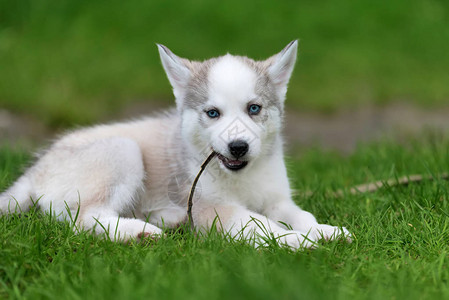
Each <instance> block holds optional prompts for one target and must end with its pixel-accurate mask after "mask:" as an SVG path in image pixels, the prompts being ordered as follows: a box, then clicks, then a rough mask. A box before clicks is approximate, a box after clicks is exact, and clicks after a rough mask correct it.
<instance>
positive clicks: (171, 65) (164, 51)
mask: <svg viewBox="0 0 449 300" xmlns="http://www.w3.org/2000/svg"><path fill="white" fill-rule="evenodd" d="M157 47H158V49H159V55H160V57H161V62H162V66H163V67H164V69H165V73H166V74H167V77H168V80H169V81H170V84H171V86H172V87H173V93H174V94H175V97H176V101H177V102H178V101H181V99H182V97H183V93H184V89H185V88H186V86H187V83H188V81H189V79H190V76H191V71H190V69H189V68H188V66H187V64H186V62H188V61H187V60H186V59H183V58H181V57H178V56H176V55H175V54H174V53H173V52H171V51H170V49H168V48H167V47H165V46H164V45H160V44H157Z"/></svg>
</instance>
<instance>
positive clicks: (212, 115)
mask: <svg viewBox="0 0 449 300" xmlns="http://www.w3.org/2000/svg"><path fill="white" fill-rule="evenodd" d="M206 113H207V116H208V117H209V118H211V119H215V118H218V117H219V116H220V113H219V112H218V110H216V109H211V110H208V111H206Z"/></svg>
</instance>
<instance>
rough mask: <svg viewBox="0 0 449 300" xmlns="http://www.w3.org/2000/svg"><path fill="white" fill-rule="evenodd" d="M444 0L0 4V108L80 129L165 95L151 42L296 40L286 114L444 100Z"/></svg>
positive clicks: (186, 49) (213, 49) (225, 47)
mask: <svg viewBox="0 0 449 300" xmlns="http://www.w3.org/2000/svg"><path fill="white" fill-rule="evenodd" d="M448 14H449V2H447V1H443V0H412V1H406V0H397V1H388V0H381V1H369V0H362V1H351V0H340V1H331V0H326V1H320V2H313V1H305V0H302V1H293V0H288V1H281V2H280V1H256V0H250V1H244V2H242V1H237V0H228V1H220V2H215V1H205V0H193V1H181V2H180V1H174V0H164V1H162V0H156V1H136V0H131V1H118V0H112V1H103V0H97V1H92V0H79V1H71V0H61V1H55V0H39V1H35V0H21V1H16V0H2V1H0V66H1V70H0V106H1V107H4V108H8V109H11V110H14V111H18V112H24V113H27V114H29V115H30V116H31V115H34V116H35V117H37V118H40V119H42V120H43V121H45V122H46V123H47V124H50V125H52V126H68V125H73V124H74V123H76V124H78V123H91V122H97V121H98V120H99V119H102V118H103V119H104V118H107V117H108V116H109V115H110V114H114V113H117V111H118V110H119V109H120V108H121V107H123V106H124V105H126V104H128V103H132V102H135V101H139V100H146V99H149V100H152V99H161V100H165V101H170V102H172V100H169V99H172V96H171V89H170V87H169V84H168V81H167V80H166V78H165V74H164V73H163V70H162V67H161V65H160V62H159V58H158V54H157V51H156V47H155V43H156V42H158V43H163V44H166V45H167V46H169V47H170V48H171V49H172V50H173V51H174V52H175V53H177V54H179V55H181V56H185V57H188V58H192V59H205V58H208V57H211V56H217V55H222V54H224V53H226V52H227V51H229V52H231V53H235V54H242V55H249V56H251V57H255V58H257V59H261V58H265V57H268V56H270V55H272V54H274V53H276V52H277V51H280V50H281V49H282V47H284V46H285V45H286V44H287V43H288V42H289V41H291V40H292V39H295V38H299V39H300V53H299V63H298V65H297V69H296V71H295V73H294V76H293V78H292V81H291V84H290V89H289V103H290V105H292V106H296V107H298V108H312V109H322V110H332V109H335V108H339V107H341V106H345V105H346V106H347V105H359V104H365V103H369V102H371V103H377V104H381V103H385V102H389V101H394V100H403V101H412V102H415V103H419V104H423V105H441V104H444V103H448V101H449V85H448V84H447V83H448V82H449V72H447V70H448V69H449V56H448V55H447V53H449V18H448Z"/></svg>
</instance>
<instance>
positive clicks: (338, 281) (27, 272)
mask: <svg viewBox="0 0 449 300" xmlns="http://www.w3.org/2000/svg"><path fill="white" fill-rule="evenodd" d="M27 162H28V156H27V155H26V154H24V153H21V152H20V151H12V150H8V149H5V148H3V149H1V150H0V190H2V189H3V188H4V187H5V186H6V185H7V184H9V183H10V182H11V181H12V180H13V179H14V178H15V177H17V176H18V175H19V173H20V170H21V168H22V167H23V166H24V165H26V164H27ZM448 166H449V140H448V139H446V138H443V137H441V136H440V135H438V134H427V135H425V136H422V137H420V138H416V139H410V140H409V141H408V142H406V143H403V144H401V145H399V144H397V143H396V142H393V141H384V142H380V143H376V144H369V145H361V146H360V147H358V149H357V150H356V151H355V153H354V154H352V155H350V156H340V155H338V154H336V153H333V152H323V151H320V150H319V149H316V150H310V151H308V152H306V153H305V154H304V155H302V156H301V158H297V157H294V156H292V157H291V158H290V159H289V170H290V175H291V178H292V184H293V186H294V188H295V189H297V190H298V193H297V196H296V200H297V201H298V203H300V204H301V206H302V207H303V208H305V209H307V210H309V211H311V212H313V213H314V214H315V215H316V216H317V217H318V219H319V221H321V222H325V223H331V224H335V225H337V224H338V225H343V226H346V227H347V228H348V229H349V230H350V231H351V232H352V233H353V234H354V241H353V243H352V244H347V243H343V242H329V243H324V242H323V243H321V245H320V247H319V248H317V249H315V250H312V251H298V252H292V251H290V250H287V249H283V248H279V247H276V246H270V247H267V248H264V249H254V248H252V247H250V246H248V245H245V244H243V243H241V242H238V241H231V242H229V241H226V240H225V239H223V238H222V237H220V236H219V235H217V234H215V233H210V234H209V235H207V236H201V237H195V236H193V235H190V234H188V233H187V234H180V233H170V234H168V235H167V236H166V237H164V238H162V239H161V240H159V241H157V242H153V241H151V242H150V241H149V242H147V243H143V244H135V243H134V244H130V245H122V244H115V243H112V242H110V241H107V240H103V239H101V238H99V237H93V236H91V235H89V234H88V233H84V232H83V233H80V234H78V235H75V234H74V233H73V232H72V230H71V225H70V224H69V223H60V222H56V221H55V219H54V217H52V216H49V215H42V214H41V213H38V212H36V211H31V212H30V213H26V214H23V215H22V216H17V215H12V216H3V217H1V218H0V243H1V246H0V298H5V297H11V298H27V299H39V298H45V299H49V298H50V299H56V298H58V299H86V298H89V299H90V298H95V299H112V298H114V299H143V298H147V299H218V298H232V299H291V298H295V299H443V298H448V297H449V286H448V280H449V270H448V267H449V261H448V254H449V246H448V245H449V230H448V229H449V218H448V216H449V184H448V182H446V181H444V180H438V179H437V180H435V181H428V182H424V183H422V184H412V185H409V186H398V187H387V188H384V189H381V190H379V191H377V192H375V193H372V194H358V195H350V194H349V193H347V194H346V195H345V196H344V197H342V198H336V197H332V196H325V195H326V194H329V192H330V191H336V190H339V189H341V188H343V189H344V188H348V187H350V186H352V185H355V184H360V183H364V182H368V181H374V180H377V179H386V178H392V177H393V178H394V177H396V176H402V175H407V174H414V173H421V174H428V175H435V176H437V175H438V174H440V173H442V172H444V171H447V170H448ZM304 191H315V193H314V195H313V196H311V197H305V196H304Z"/></svg>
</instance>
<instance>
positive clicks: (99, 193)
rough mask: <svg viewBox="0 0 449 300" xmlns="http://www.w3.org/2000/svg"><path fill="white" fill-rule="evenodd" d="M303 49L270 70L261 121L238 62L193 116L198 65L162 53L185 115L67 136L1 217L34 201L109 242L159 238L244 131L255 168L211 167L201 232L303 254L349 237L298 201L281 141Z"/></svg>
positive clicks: (218, 71)
mask: <svg viewBox="0 0 449 300" xmlns="http://www.w3.org/2000/svg"><path fill="white" fill-rule="evenodd" d="M296 47H297V45H296V42H294V43H291V44H290V45H289V46H288V47H287V48H286V49H284V50H283V51H282V52H281V53H279V54H278V55H276V56H274V57H273V58H271V61H267V62H265V64H266V65H267V66H268V67H267V76H270V78H271V79H272V82H273V87H271V88H274V89H275V93H277V95H278V96H279V97H278V98H279V99H277V100H273V99H269V100H270V101H272V102H271V105H270V104H267V103H270V102H264V103H265V104H264V105H265V107H263V108H262V109H263V110H264V111H263V113H264V115H263V118H262V116H261V117H260V118H257V117H254V116H251V115H249V114H248V110H247V107H248V105H249V104H251V103H252V102H253V101H255V102H257V101H261V99H259V98H260V95H257V92H256V83H257V79H258V76H260V70H259V73H257V72H256V70H253V69H252V68H251V66H250V65H248V64H246V63H244V62H243V61H242V60H241V59H238V58H236V57H233V56H231V55H226V56H224V57H221V58H219V59H218V60H217V61H216V62H215V63H214V64H213V65H212V66H211V67H210V70H209V73H208V77H207V79H206V82H204V86H207V87H208V88H207V93H208V97H207V100H205V101H204V103H203V102H201V101H199V102H198V103H199V104H198V105H197V106H195V107H190V108H189V107H187V106H185V105H183V102H184V101H186V99H184V96H185V95H186V94H187V90H186V89H188V88H189V87H188V83H189V80H190V79H191V78H193V77H194V76H195V73H194V71H193V70H192V65H189V63H190V62H188V61H186V60H183V59H181V58H179V57H177V56H175V55H174V54H173V53H172V52H171V51H170V50H168V49H167V48H165V47H163V46H159V51H160V54H161V59H162V63H163V66H164V68H165V70H166V72H167V76H168V78H169V80H170V82H171V84H172V86H173V89H174V91H175V95H176V97H177V105H178V112H175V111H171V112H170V113H168V114H167V115H166V116H160V117H157V118H147V119H143V120H139V121H133V122H128V123H116V124H112V125H101V126H96V127H92V128H87V129H82V130H79V131H75V132H73V133H70V134H68V135H66V136H64V137H63V138H62V139H60V140H59V141H57V142H56V143H55V144H54V145H53V146H52V147H51V148H50V149H49V150H48V151H47V152H46V153H45V154H43V155H42V157H41V158H40V159H39V160H38V161H37V162H36V164H35V165H34V166H33V167H31V168H30V169H29V170H28V171H27V172H26V173H25V174H24V175H23V176H22V177H21V178H19V180H18V181H17V182H16V183H15V184H14V185H13V186H12V187H10V188H9V189H8V190H7V191H6V192H5V193H3V194H1V195H0V212H2V213H7V212H9V211H14V210H16V209H23V210H27V209H28V208H29V206H30V205H31V204H32V201H31V199H33V200H37V199H39V202H38V205H39V207H40V208H41V209H42V210H44V211H50V210H52V211H53V213H55V214H57V216H58V217H59V218H60V219H61V220H64V219H65V220H67V219H70V218H71V219H72V221H75V222H76V224H78V225H79V226H80V227H84V228H86V229H93V230H94V231H95V232H96V233H98V234H99V233H103V232H105V231H106V232H107V233H108V235H109V237H110V238H111V239H118V240H128V239H131V238H139V237H140V236H141V235H142V234H144V235H145V236H146V235H149V234H151V235H158V234H161V233H162V230H161V229H160V227H161V226H163V225H165V226H166V227H175V226H177V225H179V224H180V223H183V222H185V221H186V205H187V203H186V201H187V194H188V190H189V188H190V183H191V182H189V181H188V180H187V181H186V180H185V179H186V178H187V179H188V177H189V176H194V175H195V174H196V173H197V172H198V170H199V167H200V164H201V162H202V161H203V160H204V158H205V156H207V155H208V154H209V153H210V151H211V149H214V150H215V151H217V152H219V153H220V154H222V155H224V156H225V157H228V158H231V156H232V154H231V153H230V151H229V149H228V148H229V147H228V144H229V143H230V142H232V141H233V138H231V135H229V134H228V133H229V132H227V130H229V129H230V128H231V127H232V126H237V127H238V126H240V127H241V129H242V130H240V131H241V132H240V134H239V136H238V139H240V140H243V141H246V142H247V143H248V144H249V150H248V153H247V154H245V155H244V156H243V158H242V159H244V160H245V161H248V165H247V166H246V167H245V168H243V169H241V170H239V171H231V170H229V169H227V168H226V167H225V166H224V164H223V163H222V162H221V161H219V160H218V159H217V158H215V159H214V160H213V161H212V162H211V163H210V165H209V166H208V168H207V171H206V172H205V173H204V174H203V176H202V178H201V180H200V186H201V190H199V191H197V194H196V196H197V198H195V202H194V206H193V220H194V223H195V225H196V226H197V229H198V230H208V229H209V228H210V226H211V225H212V224H213V222H214V220H215V219H216V217H218V219H219V222H218V227H219V229H220V230H223V231H225V232H228V233H230V234H232V235H234V236H239V237H242V238H245V239H247V240H252V241H254V242H255V243H256V245H264V244H265V241H266V238H267V234H268V235H269V236H271V235H272V236H273V237H274V238H276V239H277V241H278V243H279V244H282V245H287V246H289V247H292V248H295V249H297V248H300V247H313V246H314V245H315V244H314V243H315V242H316V241H317V240H318V239H320V238H321V237H324V238H326V239H334V238H337V237H339V236H346V237H347V238H348V237H349V233H348V231H347V230H346V229H345V228H341V229H340V228H338V227H333V226H329V225H324V224H319V223H318V222H317V221H316V219H315V218H314V217H313V215H312V214H310V213H308V212H305V211H303V210H301V209H300V208H299V207H298V206H297V205H295V204H294V202H293V200H292V198H291V190H290V186H289V182H288V178H287V173H286V168H285V164H284V159H283V149H282V144H283V142H282V137H281V135H280V129H281V123H282V112H281V111H280V110H279V107H281V105H280V104H279V105H274V104H275V101H281V102H282V101H283V100H284V99H283V98H284V96H285V89H286V85H287V82H288V79H289V77H290V74H291V72H292V69H293V65H294V61H295V56H296ZM273 103H274V104H273ZM211 107H213V108H217V109H219V110H220V117H219V118H217V119H211V118H209V117H207V116H206V114H205V111H207V110H208V109H210V108H211ZM243 129H244V130H243ZM173 195H174V196H173ZM77 215H78V218H77V219H76V220H73V218H74V217H75V216H77ZM279 221H281V222H284V223H287V224H290V225H291V227H292V229H293V230H289V229H287V228H286V227H285V226H284V225H283V224H282V223H280V222H279Z"/></svg>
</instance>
